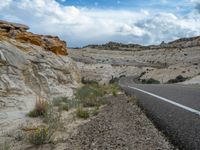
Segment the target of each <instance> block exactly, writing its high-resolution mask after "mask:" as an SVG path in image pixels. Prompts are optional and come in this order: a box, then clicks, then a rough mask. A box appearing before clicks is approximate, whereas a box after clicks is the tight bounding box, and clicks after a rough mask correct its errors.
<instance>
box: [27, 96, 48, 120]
mask: <svg viewBox="0 0 200 150" xmlns="http://www.w3.org/2000/svg"><path fill="white" fill-rule="evenodd" d="M47 107H48V102H47V101H46V100H45V99H42V98H41V97H39V98H37V99H36V103H35V108H34V109H33V110H32V111H30V112H29V113H28V116H29V117H39V116H44V115H45V113H46V111H47Z"/></svg>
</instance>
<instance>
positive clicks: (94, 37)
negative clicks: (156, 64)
mask: <svg viewBox="0 0 200 150" xmlns="http://www.w3.org/2000/svg"><path fill="white" fill-rule="evenodd" d="M0 20H7V21H11V22H18V23H22V24H26V25H28V26H29V27H30V32H34V33H37V34H48V35H49V34H50V35H55V36H56V35H58V36H59V37H60V38H61V39H62V40H65V41H66V42H67V43H68V46H69V47H82V46H85V45H88V44H103V43H107V42H109V41H115V42H122V43H137V44H143V45H149V44H160V43H161V42H162V41H165V42H169V41H173V40H175V39H179V38H183V37H192V36H198V35H200V0H0Z"/></svg>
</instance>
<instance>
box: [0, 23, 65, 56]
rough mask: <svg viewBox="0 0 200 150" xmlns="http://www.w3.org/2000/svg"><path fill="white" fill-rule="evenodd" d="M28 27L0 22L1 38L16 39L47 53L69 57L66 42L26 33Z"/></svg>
mask: <svg viewBox="0 0 200 150" xmlns="http://www.w3.org/2000/svg"><path fill="white" fill-rule="evenodd" d="M28 29H29V27H28V26H26V25H22V24H16V23H9V22H6V21H0V38H1V39H4V38H5V37H7V38H10V39H15V40H17V41H20V42H22V43H30V44H33V45H36V46H40V47H42V48H43V49H44V50H46V51H52V52H53V53H55V54H57V55H67V45H66V42H65V41H61V40H60V39H59V38H58V37H54V36H50V35H48V36H44V35H36V34H33V33H30V32H26V31H27V30H28Z"/></svg>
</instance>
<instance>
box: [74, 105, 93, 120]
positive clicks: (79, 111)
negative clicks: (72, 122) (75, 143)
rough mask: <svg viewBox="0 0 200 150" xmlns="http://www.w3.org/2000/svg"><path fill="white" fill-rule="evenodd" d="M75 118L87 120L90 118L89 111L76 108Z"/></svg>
mask: <svg viewBox="0 0 200 150" xmlns="http://www.w3.org/2000/svg"><path fill="white" fill-rule="evenodd" d="M76 116H77V117H78V118H83V119H87V118H89V117H90V114H89V111H88V110H86V109H84V108H83V107H82V106H80V107H78V108H77V109H76Z"/></svg>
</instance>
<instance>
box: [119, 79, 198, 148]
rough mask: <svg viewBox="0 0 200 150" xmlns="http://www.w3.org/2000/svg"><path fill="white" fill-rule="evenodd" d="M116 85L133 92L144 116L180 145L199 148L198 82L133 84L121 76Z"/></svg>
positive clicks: (129, 92) (131, 80) (130, 80)
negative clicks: (193, 83)
mask: <svg viewBox="0 0 200 150" xmlns="http://www.w3.org/2000/svg"><path fill="white" fill-rule="evenodd" d="M119 84H120V86H121V87H122V88H123V89H124V90H125V91H126V93H128V94H131V95H136V96H137V98H138V103H139V105H140V106H141V107H142V108H143V109H144V111H145V112H146V114H147V115H148V117H149V118H150V119H151V120H152V121H153V122H154V123H155V125H156V126H157V127H158V128H159V129H160V130H162V131H163V133H164V134H165V135H167V136H168V137H169V139H170V140H171V141H172V142H173V144H175V145H177V146H178V147H179V148H180V149H185V150H200V86H199V85H190V86H189V85H178V84H156V85H155V84H151V85H144V84H135V83H134V82H133V77H124V78H121V79H120V81H119Z"/></svg>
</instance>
